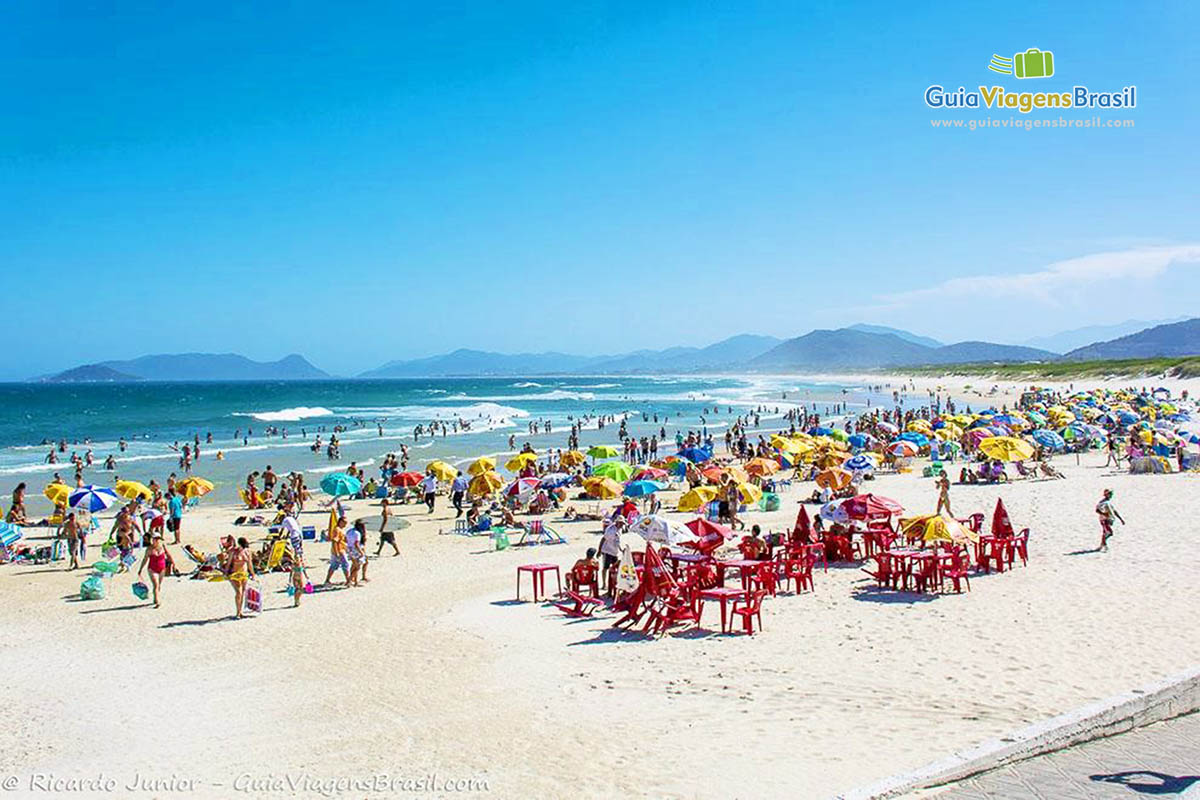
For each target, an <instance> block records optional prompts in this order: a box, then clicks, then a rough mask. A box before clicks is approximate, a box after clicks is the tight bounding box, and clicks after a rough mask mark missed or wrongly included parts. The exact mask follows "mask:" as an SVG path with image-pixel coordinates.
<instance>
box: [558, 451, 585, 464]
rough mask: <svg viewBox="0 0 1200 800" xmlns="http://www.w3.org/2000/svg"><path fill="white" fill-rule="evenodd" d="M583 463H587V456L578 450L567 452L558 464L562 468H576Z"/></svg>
mask: <svg viewBox="0 0 1200 800" xmlns="http://www.w3.org/2000/svg"><path fill="white" fill-rule="evenodd" d="M585 461H587V456H585V455H584V454H583V453H581V452H579V451H578V450H568V451H566V452H565V453H563V454H562V456H561V457H560V458H559V463H561V464H562V465H563V466H564V467H578V466H579V465H580V464H582V463H584V462H585Z"/></svg>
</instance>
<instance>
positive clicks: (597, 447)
mask: <svg viewBox="0 0 1200 800" xmlns="http://www.w3.org/2000/svg"><path fill="white" fill-rule="evenodd" d="M568 452H570V451H568ZM587 454H588V455H589V456H591V457H592V458H615V457H617V456H619V455H621V451H620V450H618V449H617V448H615V447H613V446H612V445H611V444H594V445H592V446H591V447H589V448H588V451H587ZM563 455H564V456H565V455H566V453H564V454H563Z"/></svg>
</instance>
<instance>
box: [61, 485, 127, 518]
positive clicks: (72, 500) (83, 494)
mask: <svg viewBox="0 0 1200 800" xmlns="http://www.w3.org/2000/svg"><path fill="white" fill-rule="evenodd" d="M118 501H120V498H119V497H117V493H116V492H114V491H113V490H112V489H106V488H104V487H103V486H93V485H91V484H89V485H87V486H80V487H79V488H78V489H76V490H75V491H73V492H71V494H70V495H69V496H68V497H67V502H68V503H69V504H70V506H71V508H79V509H82V510H84V511H88V512H91V513H95V512H97V511H103V510H104V509H106V508H108V507H109V506H111V505H112V504H113V503H116V502H118Z"/></svg>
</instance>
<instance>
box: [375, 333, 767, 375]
mask: <svg viewBox="0 0 1200 800" xmlns="http://www.w3.org/2000/svg"><path fill="white" fill-rule="evenodd" d="M779 342H780V340H779V339H777V338H775V337H773V336H756V335H752V334H742V335H740V336H732V337H730V338H728V339H724V340H722V341H720V342H717V343H716V344H711V345H709V346H707V347H671V348H668V349H666V350H637V351H635V352H632V353H625V354H623V355H607V356H576V355H569V354H567V353H554V352H550V353H517V354H514V355H507V354H504V353H490V352H486V351H482V350H467V349H459V350H455V351H454V352H452V353H446V354H444V355H438V356H430V357H428V358H416V359H412V360H408V361H390V362H388V363H387V364H384V365H383V366H381V367H379V368H377V369H373V370H368V371H367V372H364V373H363V374H362V375H361V376H360V377H363V378H425V377H442V376H463V375H505V376H529V375H569V374H580V373H588V372H592V373H597V374H615V373H627V372H695V371H698V370H704V369H711V370H720V369H734V368H737V367H739V366H741V365H743V364H744V363H745V362H746V361H748V360H750V359H751V358H754V357H755V356H758V355H761V354H762V353H765V352H766V351H767V350H770V349H771V348H772V347H774V346H775V345H777V344H779Z"/></svg>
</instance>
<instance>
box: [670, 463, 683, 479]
mask: <svg viewBox="0 0 1200 800" xmlns="http://www.w3.org/2000/svg"><path fill="white" fill-rule="evenodd" d="M667 472H669V473H671V474H672V475H674V476H675V477H676V478H682V477H683V476H685V475H687V462H686V461H672V462H671V463H670V464H669V465H668V466H667Z"/></svg>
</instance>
